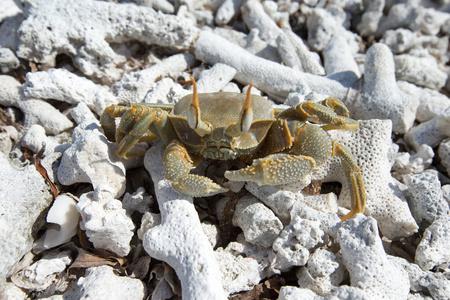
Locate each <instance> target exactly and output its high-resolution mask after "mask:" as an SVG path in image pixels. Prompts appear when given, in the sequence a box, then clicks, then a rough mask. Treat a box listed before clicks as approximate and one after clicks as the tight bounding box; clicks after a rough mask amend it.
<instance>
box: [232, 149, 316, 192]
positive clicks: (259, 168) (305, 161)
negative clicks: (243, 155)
mask: <svg viewBox="0 0 450 300" xmlns="http://www.w3.org/2000/svg"><path fill="white" fill-rule="evenodd" d="M315 165H316V164H315V161H314V159H313V158H311V157H309V156H304V155H291V154H272V155H269V156H267V157H265V158H260V159H255V160H254V161H253V163H252V164H251V165H250V166H248V167H246V168H244V169H240V170H237V171H226V172H225V177H226V178H227V179H229V180H233V181H252V182H256V183H257V184H258V185H267V184H271V185H277V184H283V183H288V182H293V181H297V180H300V179H302V178H303V177H304V176H306V175H307V174H309V173H310V172H311V171H312V170H313V169H314V167H315Z"/></svg>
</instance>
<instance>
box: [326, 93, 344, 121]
mask: <svg viewBox="0 0 450 300" xmlns="http://www.w3.org/2000/svg"><path fill="white" fill-rule="evenodd" d="M319 103H320V104H322V105H323V106H326V107H328V108H329V109H331V110H332V111H334V112H335V113H337V114H338V115H340V116H343V117H346V118H348V117H349V111H348V109H347V107H346V106H345V104H344V102H342V101H341V100H338V99H334V98H331V97H328V98H327V99H325V100H322V101H320V102H319Z"/></svg>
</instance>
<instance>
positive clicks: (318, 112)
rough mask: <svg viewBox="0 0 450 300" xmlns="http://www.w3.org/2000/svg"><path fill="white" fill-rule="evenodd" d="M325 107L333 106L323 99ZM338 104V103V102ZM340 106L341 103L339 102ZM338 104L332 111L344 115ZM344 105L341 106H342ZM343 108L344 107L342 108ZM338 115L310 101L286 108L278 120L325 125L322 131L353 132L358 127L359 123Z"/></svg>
mask: <svg viewBox="0 0 450 300" xmlns="http://www.w3.org/2000/svg"><path fill="white" fill-rule="evenodd" d="M323 102H324V103H325V104H327V105H330V106H331V105H333V104H332V102H330V101H328V102H327V99H325V100H324V101H323ZM339 102H340V101H339ZM340 103H341V104H342V102H340ZM341 104H339V103H338V102H336V105H335V106H332V107H333V109H336V110H337V111H338V112H339V114H341V113H344V112H343V109H342V107H341V106H340V105H341ZM343 105H344V104H342V106H343ZM343 107H345V106H343ZM339 114H338V113H336V112H335V111H333V110H332V109H330V108H328V107H327V106H325V105H322V104H320V103H315V102H311V101H306V102H302V103H300V104H298V105H296V106H293V107H291V108H288V109H286V110H284V111H282V112H281V113H280V114H279V115H278V118H286V119H295V120H299V121H302V122H306V121H311V122H318V121H320V122H321V123H325V125H323V126H322V128H323V129H324V130H332V129H344V130H355V129H358V127H359V122H358V121H356V120H353V119H350V118H347V117H344V116H340V115H339Z"/></svg>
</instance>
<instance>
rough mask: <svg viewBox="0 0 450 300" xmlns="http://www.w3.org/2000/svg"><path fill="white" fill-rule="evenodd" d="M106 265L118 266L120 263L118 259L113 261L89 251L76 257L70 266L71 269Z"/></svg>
mask: <svg viewBox="0 0 450 300" xmlns="http://www.w3.org/2000/svg"><path fill="white" fill-rule="evenodd" d="M105 265H106V266H111V267H116V266H118V265H119V264H118V262H117V261H113V260H110V259H107V258H104V257H101V256H98V255H95V254H92V253H89V252H81V253H80V254H78V256H77V258H76V259H75V262H74V263H73V264H72V265H71V266H70V267H69V269H74V268H92V267H99V266H105Z"/></svg>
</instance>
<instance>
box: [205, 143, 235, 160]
mask: <svg viewBox="0 0 450 300" xmlns="http://www.w3.org/2000/svg"><path fill="white" fill-rule="evenodd" d="M203 157H205V158H211V159H220V160H227V159H235V158H237V154H236V152H235V151H233V150H232V149H231V148H229V147H224V146H220V147H208V148H206V149H204V151H203Z"/></svg>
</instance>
